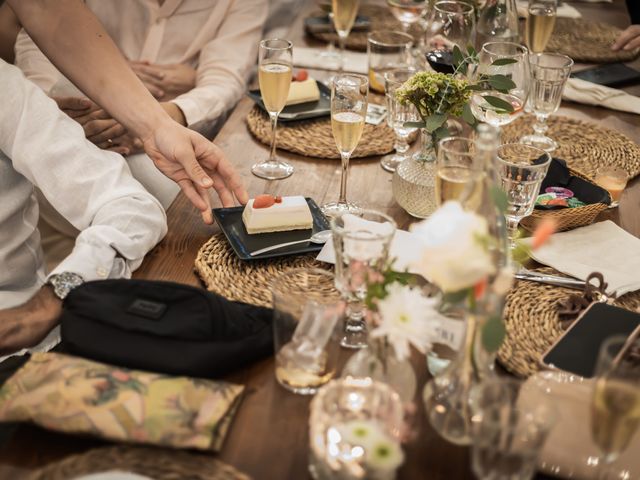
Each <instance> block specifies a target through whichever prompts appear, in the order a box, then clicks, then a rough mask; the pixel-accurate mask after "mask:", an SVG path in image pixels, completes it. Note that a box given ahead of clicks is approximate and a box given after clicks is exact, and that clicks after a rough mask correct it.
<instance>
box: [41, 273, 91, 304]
mask: <svg viewBox="0 0 640 480" xmlns="http://www.w3.org/2000/svg"><path fill="white" fill-rule="evenodd" d="M47 283H48V284H49V285H51V286H52V287H53V293H55V295H56V297H58V298H59V299H60V300H64V299H65V298H66V297H67V295H69V292H70V291H71V290H73V289H74V288H76V287H79V286H80V285H82V284H83V283H84V279H83V278H82V277H81V276H80V275H78V274H77V273H73V272H62V273H58V274H57V275H51V277H49V281H48V282H47Z"/></svg>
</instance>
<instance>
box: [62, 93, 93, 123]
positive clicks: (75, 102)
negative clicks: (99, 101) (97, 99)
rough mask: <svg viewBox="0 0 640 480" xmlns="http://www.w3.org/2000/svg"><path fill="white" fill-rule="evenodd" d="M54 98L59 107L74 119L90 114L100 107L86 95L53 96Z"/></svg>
mask: <svg viewBox="0 0 640 480" xmlns="http://www.w3.org/2000/svg"><path fill="white" fill-rule="evenodd" d="M53 99H54V100H55V102H56V103H57V104H58V108H59V109H60V110H62V111H63V112H64V113H66V114H67V115H68V116H70V117H71V118H73V119H75V118H77V117H82V116H86V115H89V114H90V113H91V112H92V111H94V110H98V109H99V108H100V107H99V106H98V105H96V104H95V103H93V102H92V101H91V100H89V99H88V98H84V97H53Z"/></svg>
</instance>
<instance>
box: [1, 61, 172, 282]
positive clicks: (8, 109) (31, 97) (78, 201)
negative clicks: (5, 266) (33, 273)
mask: <svg viewBox="0 0 640 480" xmlns="http://www.w3.org/2000/svg"><path fill="white" fill-rule="evenodd" d="M0 78H2V88H0V102H1V103H2V105H3V108H2V109H0V125H1V126H2V128H0V149H1V150H2V151H3V152H4V153H5V154H6V155H7V156H8V157H9V158H10V159H11V160H12V164H13V167H14V169H15V170H16V171H18V172H19V173H20V174H22V175H23V176H24V177H26V178H27V179H28V180H29V181H30V182H31V183H32V184H34V185H36V186H37V187H39V188H40V190H41V191H42V193H43V194H44V196H45V197H46V198H47V200H49V202H50V203H51V204H52V205H53V207H54V208H55V209H56V210H58V212H60V213H61V214H62V215H63V216H64V217H65V218H66V219H67V220H68V221H69V222H70V223H72V224H73V225H74V226H75V227H76V228H77V229H79V230H80V231H81V233H80V235H79V236H78V238H77V241H76V245H75V248H74V250H73V252H72V253H71V254H70V255H69V256H68V257H67V258H66V259H65V260H64V261H63V262H62V264H61V265H59V266H58V268H57V269H56V270H55V271H54V272H53V273H57V272H61V271H71V272H75V273H78V274H79V275H82V277H83V278H84V279H85V280H87V281H88V280H98V279H104V278H118V277H129V276H130V275H131V272H132V271H133V270H135V269H136V268H137V267H138V266H139V265H140V263H141V262H142V259H143V258H144V256H145V254H146V253H147V252H148V251H149V250H151V248H153V247H154V246H155V245H156V244H157V243H158V242H159V241H160V240H161V239H162V237H163V236H164V235H165V233H166V231H167V225H166V216H165V213H164V210H163V208H162V206H161V205H160V203H159V202H158V201H157V200H156V199H155V198H154V197H153V196H152V195H151V194H149V193H148V192H147V191H146V190H145V189H144V188H143V187H142V185H140V184H139V183H138V182H137V181H136V180H135V179H134V178H133V177H132V176H131V172H130V170H129V167H128V165H127V164H126V162H125V160H124V158H122V157H121V156H120V155H117V154H115V153H112V152H107V151H103V150H100V149H98V148H97V147H96V146H95V145H93V144H92V143H91V142H89V141H88V140H86V139H85V137H84V132H83V130H82V127H80V125H79V124H77V123H76V122H75V121H73V120H71V119H70V118H69V117H67V116H66V115H65V114H63V113H62V112H61V111H60V110H59V109H58V107H57V105H56V103H55V102H54V101H53V100H51V99H50V98H48V97H47V96H46V95H45V94H44V93H43V92H42V91H41V90H40V89H38V88H37V87H36V86H35V85H33V84H32V83H30V82H28V81H27V80H26V79H25V78H24V76H23V75H22V73H21V72H20V71H19V70H18V69H17V68H15V67H13V66H10V65H8V64H6V63H4V62H1V61H0Z"/></svg>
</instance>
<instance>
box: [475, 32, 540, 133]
mask: <svg viewBox="0 0 640 480" xmlns="http://www.w3.org/2000/svg"><path fill="white" fill-rule="evenodd" d="M528 55H529V51H528V50H527V47H525V46H523V45H519V44H517V43H509V42H489V43H485V44H484V45H483V46H482V50H481V51H480V53H479V63H478V65H477V66H476V67H475V70H474V71H473V72H471V73H470V75H471V76H472V77H474V79H475V80H476V81H478V80H482V78H483V77H484V76H487V75H504V76H505V77H508V78H509V79H510V80H511V81H513V83H514V84H515V87H514V88H512V89H510V90H509V91H508V92H507V93H501V92H496V91H495V90H493V89H488V90H481V91H478V92H476V93H474V94H473V96H472V97H471V103H470V105H471V111H472V112H473V116H474V117H476V118H477V119H478V121H479V122H482V123H488V124H489V125H493V126H494V127H501V126H503V125H507V124H509V123H511V122H513V121H514V120H515V119H516V118H518V117H519V116H520V114H521V113H522V110H523V108H524V105H525V103H526V101H527V96H528V95H529V61H528ZM504 60H510V61H511V63H507V64H506V65H505V64H503V63H502V62H501V61H504ZM496 63H498V64H497V65H496ZM492 97H493V98H492ZM503 105H507V106H508V105H511V108H510V109H505V108H504V106H503Z"/></svg>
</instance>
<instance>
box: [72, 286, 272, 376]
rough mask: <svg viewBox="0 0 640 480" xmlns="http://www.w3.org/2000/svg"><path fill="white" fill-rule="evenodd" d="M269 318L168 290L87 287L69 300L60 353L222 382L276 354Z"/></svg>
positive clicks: (264, 311) (200, 294)
mask: <svg viewBox="0 0 640 480" xmlns="http://www.w3.org/2000/svg"><path fill="white" fill-rule="evenodd" d="M271 319H272V310H271V309H268V308H263V307H255V306H252V305H247V304H244V303H238V302H231V301H229V300H227V299H225V298H223V297H221V296H219V295H216V294H214V293H210V292H207V291H205V290H202V289H198V288H194V287H190V286H187V285H181V284H177V283H170V282H154V281H147V280H105V281H96V282H88V283H85V284H84V285H82V286H80V287H78V288H76V289H75V290H73V291H72V292H71V293H70V294H69V296H68V297H67V298H66V299H65V302H64V309H63V314H62V318H61V328H62V331H61V332H62V345H61V347H62V350H63V351H64V352H67V353H70V354H73V355H78V356H81V357H86V358H89V359H92V360H97V361H99V362H104V363H108V364H111V365H116V366H120V367H127V368H135V369H139V370H146V371H152V372H159V373H167V374H171V375H186V376H191V377H202V378H217V377H219V376H222V375H225V374H226V373H229V372H231V371H232V370H235V369H237V368H240V367H242V366H244V365H247V364H249V363H252V362H254V361H256V360H259V359H261V358H263V357H266V356H268V355H270V354H272V353H273V332H272V326H271Z"/></svg>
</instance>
